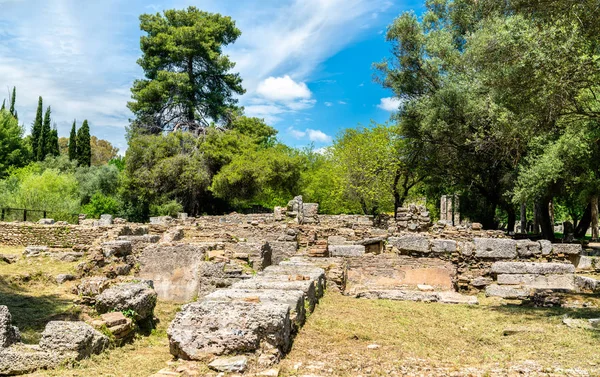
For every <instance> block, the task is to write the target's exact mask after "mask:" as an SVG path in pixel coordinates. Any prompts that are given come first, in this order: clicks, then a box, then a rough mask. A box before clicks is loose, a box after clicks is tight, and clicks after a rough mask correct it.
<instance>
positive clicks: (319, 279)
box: [260, 265, 327, 298]
mask: <svg viewBox="0 0 600 377" xmlns="http://www.w3.org/2000/svg"><path fill="white" fill-rule="evenodd" d="M298 275H300V276H302V277H308V278H309V279H310V280H313V281H314V282H315V293H316V295H317V298H321V297H323V293H324V291H325V288H326V284H327V283H326V282H327V280H326V276H325V270H324V269H322V268H319V267H311V266H286V265H279V266H269V267H267V268H265V270H264V271H263V272H261V273H260V276H265V277H269V276H283V277H284V278H286V279H288V280H294V278H295V277H297V276H298ZM295 280H298V279H295ZM304 280H306V279H304Z"/></svg>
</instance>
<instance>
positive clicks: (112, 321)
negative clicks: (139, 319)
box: [100, 312, 127, 327]
mask: <svg viewBox="0 0 600 377" xmlns="http://www.w3.org/2000/svg"><path fill="white" fill-rule="evenodd" d="M100 317H101V318H102V321H104V323H105V324H106V326H107V327H114V326H118V325H123V324H125V323H127V317H125V316H124V315H123V313H121V312H110V313H104V314H102V315H101V316H100Z"/></svg>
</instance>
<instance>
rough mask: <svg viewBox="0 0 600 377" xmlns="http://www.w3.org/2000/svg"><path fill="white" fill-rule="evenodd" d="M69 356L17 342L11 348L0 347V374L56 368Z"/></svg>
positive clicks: (8, 374)
mask: <svg viewBox="0 0 600 377" xmlns="http://www.w3.org/2000/svg"><path fill="white" fill-rule="evenodd" d="M67 358H68V357H66V356H65V355H63V354H60V353H58V352H50V351H43V350H42V349H40V347H39V346H37V345H35V346H33V345H25V344H16V345H14V346H12V347H9V348H0V376H13V375H20V374H26V373H30V372H34V371H36V370H38V369H50V368H54V367H56V366H58V365H59V364H61V363H62V362H63V361H65V360H66V359H67Z"/></svg>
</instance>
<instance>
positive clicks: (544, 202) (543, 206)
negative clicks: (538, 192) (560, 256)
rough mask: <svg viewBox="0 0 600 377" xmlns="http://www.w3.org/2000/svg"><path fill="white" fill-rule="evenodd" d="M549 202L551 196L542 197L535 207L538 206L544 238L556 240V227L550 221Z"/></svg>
mask: <svg viewBox="0 0 600 377" xmlns="http://www.w3.org/2000/svg"><path fill="white" fill-rule="evenodd" d="M549 202H550V198H544V199H541V200H540V201H538V202H537V203H536V204H535V207H537V213H538V216H539V224H540V228H541V231H542V238H544V239H546V240H549V241H554V227H553V226H552V223H551V222H550V212H549V211H548V204H549Z"/></svg>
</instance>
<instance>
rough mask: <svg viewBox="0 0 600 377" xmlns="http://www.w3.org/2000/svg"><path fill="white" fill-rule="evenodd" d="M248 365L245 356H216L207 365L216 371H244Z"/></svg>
mask: <svg viewBox="0 0 600 377" xmlns="http://www.w3.org/2000/svg"><path fill="white" fill-rule="evenodd" d="M247 365H248V358H247V357H246V356H232V357H218V358H216V359H214V360H213V361H211V362H210V364H208V367H209V368H210V369H212V370H216V371H217V372H226V373H244V371H245V370H246V367H247Z"/></svg>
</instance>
